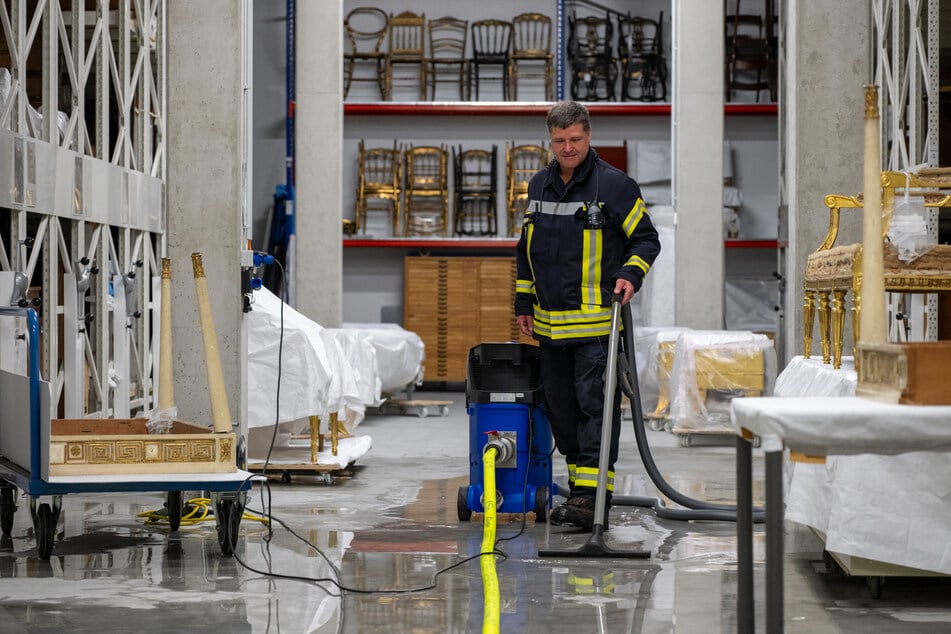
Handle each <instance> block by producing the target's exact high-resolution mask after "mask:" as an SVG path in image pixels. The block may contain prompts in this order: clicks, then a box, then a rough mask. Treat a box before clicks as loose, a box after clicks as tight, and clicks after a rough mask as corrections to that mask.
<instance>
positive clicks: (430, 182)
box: [403, 145, 449, 236]
mask: <svg viewBox="0 0 951 634" xmlns="http://www.w3.org/2000/svg"><path fill="white" fill-rule="evenodd" d="M405 160H406V190H405V193H404V198H403V200H404V204H405V208H406V227H405V229H404V235H407V236H434V235H439V236H445V235H446V232H447V230H448V228H449V152H448V150H447V149H446V146H444V145H441V146H439V147H434V146H415V147H414V146H410V147H409V149H407V150H406V153H405Z"/></svg>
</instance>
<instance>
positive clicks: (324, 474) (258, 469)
mask: <svg viewBox="0 0 951 634" xmlns="http://www.w3.org/2000/svg"><path fill="white" fill-rule="evenodd" d="M353 467H354V463H353V462H351V463H350V464H348V465H347V466H346V467H339V466H337V465H322V464H314V463H311V462H299V463H291V464H288V463H281V464H269V465H268V466H267V477H268V479H280V481H281V484H290V483H291V479H292V476H295V475H297V476H304V475H307V476H317V477H318V478H320V481H321V482H322V483H324V484H328V485H330V484H334V482H335V481H336V479H337V478H338V477H347V478H349V477H351V476H353V473H354V471H353ZM247 470H248V471H250V472H251V473H263V472H264V463H263V462H251V463H248V466H247Z"/></svg>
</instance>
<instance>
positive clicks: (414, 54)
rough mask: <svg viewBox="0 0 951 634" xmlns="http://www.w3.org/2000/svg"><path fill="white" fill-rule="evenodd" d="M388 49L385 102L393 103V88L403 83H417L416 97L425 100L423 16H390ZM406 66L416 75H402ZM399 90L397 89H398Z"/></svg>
mask: <svg viewBox="0 0 951 634" xmlns="http://www.w3.org/2000/svg"><path fill="white" fill-rule="evenodd" d="M389 22H390V23H389V30H388V38H389V39H388V41H389V48H388V54H387V57H386V97H385V98H386V100H387V101H392V100H393V88H394V84H397V83H399V82H403V81H410V82H418V84H417V86H416V94H417V95H418V99H419V100H420V101H422V100H424V99H426V85H427V84H426V66H427V59H426V15H425V14H419V15H417V14H415V13H413V12H412V11H404V12H402V13H400V14H399V15H391V16H390V20H389ZM408 66H415V67H416V71H415V72H408V73H406V74H402V73H401V72H400V71H401V69H404V68H405V67H408ZM397 87H399V86H397Z"/></svg>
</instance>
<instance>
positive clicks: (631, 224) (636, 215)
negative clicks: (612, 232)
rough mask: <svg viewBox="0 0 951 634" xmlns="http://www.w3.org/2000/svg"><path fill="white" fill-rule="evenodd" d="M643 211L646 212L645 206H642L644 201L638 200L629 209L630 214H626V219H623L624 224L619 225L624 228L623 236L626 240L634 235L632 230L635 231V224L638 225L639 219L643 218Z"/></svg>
mask: <svg viewBox="0 0 951 634" xmlns="http://www.w3.org/2000/svg"><path fill="white" fill-rule="evenodd" d="M645 211H647V205H645V204H644V199H643V198H638V199H637V202H636V203H634V207H633V208H632V209H631V211H630V213H628V214H627V218H625V219H624V222H623V224H622V225H621V226H622V227H623V228H624V234H625V235H626V236H627V237H628V238H630V237H631V234H632V233H634V230H635V229H637V223H639V222H640V221H641V218H643V217H644V212H645Z"/></svg>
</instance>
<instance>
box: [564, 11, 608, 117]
mask: <svg viewBox="0 0 951 634" xmlns="http://www.w3.org/2000/svg"><path fill="white" fill-rule="evenodd" d="M613 35H614V28H613V26H612V23H611V20H610V18H608V17H607V16H605V17H603V18H601V17H597V16H586V17H582V18H579V17H577V16H575V15H572V16H571V17H569V18H568V62H569V66H570V68H571V78H570V90H571V98H572V99H574V100H576V101H615V100H616V99H617V96H616V94H615V92H614V85H615V82H616V81H617V75H618V71H617V65H616V64H615V61H614V56H613V49H612V44H611V38H612V37H613Z"/></svg>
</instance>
